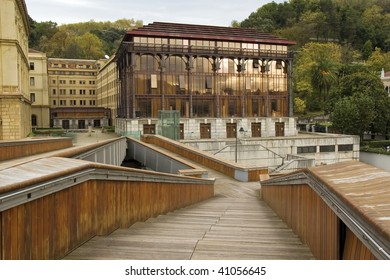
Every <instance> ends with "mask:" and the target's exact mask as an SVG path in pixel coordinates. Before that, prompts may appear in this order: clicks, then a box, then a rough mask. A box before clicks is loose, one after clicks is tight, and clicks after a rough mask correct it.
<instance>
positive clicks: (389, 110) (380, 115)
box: [332, 68, 390, 136]
mask: <svg viewBox="0 0 390 280" xmlns="http://www.w3.org/2000/svg"><path fill="white" fill-rule="evenodd" d="M337 91H338V94H339V97H340V99H339V100H338V101H336V103H335V106H334V110H333V113H332V121H333V126H334V127H335V128H336V129H339V130H340V131H342V132H344V133H349V134H350V133H352V134H358V135H361V136H362V135H363V132H368V131H370V132H372V133H380V134H383V135H387V133H388V131H390V99H389V97H388V95H387V93H386V91H385V90H384V88H383V83H382V82H381V80H380V78H379V76H378V75H376V74H373V73H371V72H369V71H368V70H367V68H366V71H364V72H356V73H352V74H349V75H345V76H344V77H341V79H340V82H339V84H338V90H337ZM354 110H355V112H354Z"/></svg>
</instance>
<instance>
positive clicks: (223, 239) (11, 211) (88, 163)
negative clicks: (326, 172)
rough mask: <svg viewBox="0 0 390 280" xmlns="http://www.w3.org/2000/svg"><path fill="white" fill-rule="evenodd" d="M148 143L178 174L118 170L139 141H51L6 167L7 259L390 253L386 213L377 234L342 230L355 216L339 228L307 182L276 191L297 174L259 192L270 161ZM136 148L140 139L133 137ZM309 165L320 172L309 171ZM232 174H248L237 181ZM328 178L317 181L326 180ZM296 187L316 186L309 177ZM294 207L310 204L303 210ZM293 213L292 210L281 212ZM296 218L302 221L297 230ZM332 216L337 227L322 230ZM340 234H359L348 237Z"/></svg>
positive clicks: (2, 247) (2, 214)
mask: <svg viewBox="0 0 390 280" xmlns="http://www.w3.org/2000/svg"><path fill="white" fill-rule="evenodd" d="M148 137H149V136H148ZM148 137H147V138H148ZM145 141H147V142H148V144H145V146H144V148H142V149H144V151H146V152H145V153H144V154H145V155H146V154H148V156H147V158H150V155H152V154H153V155H154V156H155V157H156V158H155V160H154V161H153V162H156V161H160V163H163V164H162V166H163V168H168V167H167V165H169V169H170V171H171V173H172V170H175V171H174V172H173V173H177V174H167V173H161V172H155V171H148V170H136V169H129V168H125V167H120V166H115V162H119V161H121V160H123V158H124V157H125V155H126V153H124V152H123V150H126V148H127V150H128V153H127V154H129V152H130V151H131V146H132V145H133V146H135V145H134V143H135V142H133V140H131V139H126V138H119V139H115V140H112V141H107V142H103V143H98V144H94V145H92V146H85V147H77V148H71V147H68V148H63V147H61V149H60V150H58V151H54V152H53V151H52V150H53V149H52V148H50V149H49V150H51V151H52V152H45V153H43V154H42V153H39V154H36V155H23V156H24V157H23V158H19V159H7V160H3V161H2V162H0V240H1V242H0V252H1V255H0V258H1V259H62V258H65V259H314V258H316V259H342V258H352V259H375V258H384V259H386V257H387V256H388V252H389V251H388V250H389V248H388V244H389V239H388V236H389V235H388V232H389V227H388V223H387V221H386V219H385V218H386V216H385V215H386V212H381V215H380V216H379V217H377V218H378V219H379V220H380V221H382V223H379V226H378V227H373V229H372V228H370V230H374V231H375V232H374V233H375V234H368V235H367V234H366V235H364V236H363V237H362V236H361V235H360V233H359V232H357V231H356V230H355V229H352V230H351V231H350V232H348V231H347V230H346V227H348V228H349V227H350V226H351V224H353V222H343V223H340V221H344V220H345V219H344V218H337V217H339V216H338V215H337V209H336V210H335V209H334V207H333V209H330V210H328V209H326V208H325V207H324V206H323V205H322V204H321V197H322V195H321V193H319V194H318V195H316V194H315V192H314V193H310V194H309V195H308V196H306V195H305V196H303V197H305V200H293V199H292V198H293V197H294V198H300V197H302V196H301V195H302V194H304V193H302V189H299V188H297V190H298V189H299V190H300V191H298V193H297V194H295V192H293V191H292V190H291V189H286V190H282V188H280V187H278V186H276V185H278V184H279V185H280V184H282V183H281V182H284V183H286V182H287V181H288V180H292V179H291V178H292V177H278V178H277V179H276V178H275V179H271V180H268V181H263V182H262V184H261V191H260V190H259V189H260V184H259V181H258V180H252V178H254V177H257V178H259V176H260V177H261V178H264V177H267V174H264V171H263V170H264V168H259V169H257V170H245V167H243V166H239V165H238V166H236V167H235V166H234V163H230V162H225V163H224V162H220V160H218V161H215V160H214V159H213V158H212V156H211V157H210V156H209V155H202V152H199V151H193V150H191V149H187V148H186V147H185V146H184V145H183V146H181V144H180V143H172V142H171V141H164V140H163V139H162V138H159V137H156V138H153V137H152V136H150V137H149V140H147V139H146V140H145ZM42 143H44V144H45V142H42ZM42 143H41V144H42ZM132 143H133V144H132ZM136 145H141V144H140V142H139V141H136ZM0 146H1V145H0ZM0 149H1V147H0ZM140 149H141V148H137V149H136V150H138V151H140ZM31 150H34V149H31ZM190 150H191V151H190ZM94 151H95V152H94ZM32 153H33V152H32ZM156 153H157V154H159V155H158V156H157V155H156ZM15 154H16V152H15ZM26 156H28V157H26ZM167 158H169V159H170V160H169V161H167ZM171 160H172V161H171ZM95 161H97V162H95ZM102 161H103V163H99V162H102ZM156 164H157V163H156ZM183 164H184V165H183ZM350 164H351V165H353V164H354V163H353V162H351V163H346V165H345V166H343V168H348V166H349V165H350ZM173 167H174V169H172V168H173ZM363 169H364V168H363ZM194 170H195V171H194ZM234 170H240V172H239V173H236V172H235V171H234ZM313 170H316V169H315V168H314V169H313ZM308 172H309V173H310V174H311V173H313V172H314V173H315V171H311V169H310V170H309V171H308ZM314 173H313V174H314ZM237 174H240V175H239V178H241V179H242V178H247V179H248V180H246V181H245V180H241V181H240V180H237V178H236V177H235V176H236V175H237ZM242 174H246V175H244V176H243V175H242ZM254 174H256V175H254ZM186 175H189V176H186ZM194 176H195V177H194ZM287 176H288V175H287ZM294 176H296V175H294ZM321 176H322V175H321ZM321 176H320V177H319V179H318V181H319V182H322V181H321V180H323V178H321ZM283 178H285V179H283ZM293 178H295V177H293ZM369 178H371V179H372V178H373V177H372V176H371V177H369ZM275 180H279V181H275ZM286 180H287V181H286ZM288 184H289V183H288ZM300 184H301V185H305V184H307V185H308V187H310V184H308V183H307V182H305V181H300ZM281 190H282V191H281ZM383 194H386V195H387V196H386V195H385V196H383V197H384V198H383V199H388V192H386V191H385V190H384V191H383ZM282 201H284V202H283V203H281V202H282ZM316 201H317V202H316ZM387 201H388V200H387ZM298 203H299V204H298ZM302 203H306V204H307V205H321V206H311V207H314V208H310V209H311V210H310V211H311V212H313V213H315V214H316V216H315V217H310V219H308V217H309V216H310V215H309V214H310V212H307V211H308V210H309V208H300V207H298V206H299V205H302ZM313 203H314V204H313ZM306 204H304V205H306ZM325 204H326V203H325ZM271 207H272V208H271ZM330 208H332V207H330ZM299 209H301V210H302V209H306V214H304V213H303V212H304V211H303V212H299V211H298V210H299ZM313 209H314V210H313ZM325 209H326V210H325ZM347 211H351V212H352V213H354V211H355V209H354V208H352V207H350V208H348V209H347ZM288 213H290V216H289V215H287V216H286V214H288ZM291 213H300V214H299V215H297V216H295V215H292V216H294V217H295V218H294V219H291ZM302 213H303V214H302ZM330 213H336V215H335V216H332V215H331V214H330ZM350 216H352V217H354V216H355V217H356V215H350ZM297 217H298V218H297ZM359 217H361V215H359ZM387 217H388V216H387ZM338 219H339V220H338ZM291 220H294V221H295V222H296V221H299V222H298V223H297V224H299V227H298V228H297V227H296V224H295V223H291ZM323 220H324V221H325V222H322V221H323ZM356 220H358V222H359V223H358V224H359V225H362V224H364V223H362V221H369V219H368V218H367V217H366V218H364V216H363V218H360V221H359V219H352V221H355V222H356ZM329 223H331V224H332V231H331V233H329V231H327V230H326V225H327V224H329ZM314 224H318V225H325V226H316V227H314V228H315V229H316V230H315V231H313V230H312V229H313V225H314ZM367 224H369V223H367ZM343 232H348V236H356V238H355V239H348V240H352V241H353V242H348V243H346V242H345V240H346V239H345V238H344V237H345V236H346V234H343ZM370 232H372V231H370ZM365 233H367V231H365ZM305 234H307V235H308V236H310V238H308V237H307V236H306V235H305ZM351 234H352V235H351ZM329 236H331V237H332V239H331V242H324V237H326V238H328V237H329ZM367 236H368V237H369V238H367ZM367 240H369V242H373V241H372V240H374V242H375V246H370V244H368V243H369V242H365V241H367ZM386 244H387V245H386ZM377 245H378V246H377ZM323 252H331V253H325V254H324V253H323ZM341 252H342V254H341ZM351 252H353V253H351ZM378 252H380V253H378Z"/></svg>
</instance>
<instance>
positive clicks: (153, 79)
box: [116, 23, 297, 139]
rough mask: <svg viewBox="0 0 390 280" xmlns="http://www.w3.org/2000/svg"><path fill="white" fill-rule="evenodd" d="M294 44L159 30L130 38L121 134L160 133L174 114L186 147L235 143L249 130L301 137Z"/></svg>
mask: <svg viewBox="0 0 390 280" xmlns="http://www.w3.org/2000/svg"><path fill="white" fill-rule="evenodd" d="M293 44H294V42H291V41H288V40H285V39H282V38H278V37H274V36H271V35H270V34H266V33H260V32H257V31H255V30H253V29H242V28H229V27H215V26H202V25H188V24H173V23H153V24H149V25H147V26H143V27H141V28H138V29H134V30H130V31H128V32H127V34H126V35H125V37H124V40H123V43H122V45H121V48H120V49H119V50H118V53H117V64H118V71H119V73H118V74H119V79H120V91H119V96H118V112H117V115H118V119H117V122H116V123H117V127H118V132H119V133H123V132H125V133H126V132H129V131H130V132H131V131H136V130H141V131H143V132H144V133H145V132H148V131H149V133H150V132H152V131H153V130H154V131H156V130H157V128H156V127H155V126H156V125H157V126H158V121H157V118H158V114H159V111H161V110H162V111H169V110H173V111H177V112H179V114H180V126H181V127H180V134H181V137H180V138H182V139H183V138H184V139H188V138H189V137H191V135H192V136H194V135H195V137H196V138H211V137H212V135H214V136H215V137H222V138H230V137H235V136H236V135H237V131H238V129H239V126H242V125H245V127H243V129H244V130H245V131H251V132H252V134H253V135H254V136H257V135H258V136H261V135H268V134H270V133H271V131H273V133H272V134H273V136H275V135H279V136H283V135H286V134H287V135H295V134H296V133H297V132H296V129H295V120H294V119H293V118H291V117H292V97H291V96H292V87H291V81H292V80H291V78H292V59H293V56H292V53H291V52H289V50H288V47H289V46H291V45H293ZM268 119H270V120H271V123H269V121H268ZM118 120H119V121H118ZM266 124H267V125H266ZM153 126H154V128H153ZM269 126H272V129H271V127H269ZM150 127H152V128H150ZM290 128H291V129H290ZM270 136H272V135H270Z"/></svg>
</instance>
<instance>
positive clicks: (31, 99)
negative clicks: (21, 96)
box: [30, 93, 35, 103]
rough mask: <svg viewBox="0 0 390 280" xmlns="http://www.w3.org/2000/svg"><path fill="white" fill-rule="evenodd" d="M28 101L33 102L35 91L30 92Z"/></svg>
mask: <svg viewBox="0 0 390 280" xmlns="http://www.w3.org/2000/svg"><path fill="white" fill-rule="evenodd" d="M30 101H31V102H33V103H34V102H35V93H30Z"/></svg>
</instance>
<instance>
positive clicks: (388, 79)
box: [381, 69, 390, 96]
mask: <svg viewBox="0 0 390 280" xmlns="http://www.w3.org/2000/svg"><path fill="white" fill-rule="evenodd" d="M381 80H382V82H383V85H384V87H385V90H386V92H387V93H388V95H389V96H390V72H385V70H384V69H382V72H381Z"/></svg>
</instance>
